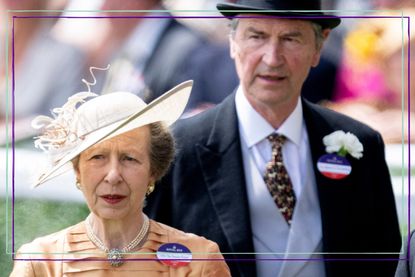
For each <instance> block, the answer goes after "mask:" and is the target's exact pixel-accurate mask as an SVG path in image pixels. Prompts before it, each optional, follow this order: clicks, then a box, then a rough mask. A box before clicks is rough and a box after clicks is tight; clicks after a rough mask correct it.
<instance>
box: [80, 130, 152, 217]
mask: <svg viewBox="0 0 415 277" xmlns="http://www.w3.org/2000/svg"><path fill="white" fill-rule="evenodd" d="M149 149H150V129H149V127H148V126H143V127H140V128H138V129H135V130H132V131H130V132H127V133H124V134H122V135H119V136H116V137H114V138H111V139H109V140H106V141H103V142H101V143H98V144H96V145H94V146H92V147H91V148H89V149H87V150H86V151H84V152H82V153H81V155H80V157H79V163H78V169H77V170H76V171H77V172H76V175H77V178H78V182H79V183H80V185H81V190H82V192H83V194H84V196H85V199H86V202H87V204H88V207H89V209H90V210H91V211H92V212H93V213H94V214H96V215H97V216H99V217H100V218H102V219H106V220H129V219H130V220H135V219H136V218H137V217H138V215H139V214H140V213H141V210H142V208H143V201H144V197H145V193H146V191H147V186H148V185H149V184H150V183H151V182H153V181H154V177H153V176H152V174H151V171H150V156H149Z"/></svg>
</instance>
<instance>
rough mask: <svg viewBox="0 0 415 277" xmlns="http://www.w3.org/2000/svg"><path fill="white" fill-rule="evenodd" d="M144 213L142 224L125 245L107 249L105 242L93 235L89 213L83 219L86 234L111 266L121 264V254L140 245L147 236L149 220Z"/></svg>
mask: <svg viewBox="0 0 415 277" xmlns="http://www.w3.org/2000/svg"><path fill="white" fill-rule="evenodd" d="M143 215H144V221H143V225H142V226H141V229H140V231H139V232H138V234H137V236H136V237H135V238H134V239H133V240H132V241H131V242H130V243H129V244H127V246H125V247H123V248H122V249H117V248H112V249H109V248H108V247H106V246H105V244H104V243H103V242H102V240H100V239H99V238H98V237H97V235H95V233H94V231H92V226H91V222H90V215H89V216H88V217H87V219H86V220H85V227H86V234H87V235H88V238H89V239H90V240H91V241H92V242H93V243H94V244H95V245H96V246H97V247H98V248H99V249H101V250H102V251H104V252H106V253H107V257H108V260H109V262H110V264H111V266H115V267H118V266H121V265H122V264H123V263H124V262H123V261H122V259H123V254H124V253H127V252H130V251H131V250H133V249H134V248H136V247H137V246H138V245H140V246H141V245H142V244H143V243H144V238H145V237H146V236H147V233H148V230H149V227H150V220H149V219H148V217H147V216H146V215H145V214H143Z"/></svg>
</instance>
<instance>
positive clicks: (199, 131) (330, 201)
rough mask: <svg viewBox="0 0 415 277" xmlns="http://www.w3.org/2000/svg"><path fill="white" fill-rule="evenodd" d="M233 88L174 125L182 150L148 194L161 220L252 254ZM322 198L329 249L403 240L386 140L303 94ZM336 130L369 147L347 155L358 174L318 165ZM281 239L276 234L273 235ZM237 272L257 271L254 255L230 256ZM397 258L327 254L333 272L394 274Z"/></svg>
mask: <svg viewBox="0 0 415 277" xmlns="http://www.w3.org/2000/svg"><path fill="white" fill-rule="evenodd" d="M234 98H235V94H232V95H230V96H229V97H228V98H226V99H225V100H224V101H223V102H222V103H221V104H219V105H217V106H216V107H215V108H213V109H211V110H208V111H207V112H205V113H202V114H199V115H197V116H195V117H192V118H189V119H186V120H182V121H180V122H178V123H177V124H176V126H175V128H174V134H175V137H176V139H177V145H178V154H177V157H176V160H175V162H174V166H173V167H172V169H171V170H170V172H169V173H168V175H167V176H166V177H165V178H164V179H163V180H162V182H161V183H160V184H159V185H158V186H156V191H155V192H154V194H153V195H151V196H150V198H149V199H148V205H147V207H146V209H145V211H146V212H147V214H148V215H149V216H150V217H152V218H156V219H157V220H158V221H161V222H163V223H166V224H168V225H171V226H173V227H176V228H179V229H181V230H183V231H186V232H193V233H196V234H198V235H202V236H205V237H206V238H208V239H211V240H213V241H215V242H217V243H218V244H219V247H220V249H221V251H222V253H253V252H254V248H253V242H252V233H251V228H250V217H249V211H248V201H247V195H246V188H245V177H244V170H243V163H242V154H241V143H240V138H239V131H238V122H237V117H236V110H235V99H234ZM303 114H304V119H305V123H306V128H307V131H308V135H309V141H310V148H311V152H312V160H313V164H314V172H315V175H316V183H317V190H318V197H319V201H320V207H321V217H322V230H323V251H324V252H329V253H334V252H336V253H339V252H352V253H356V252H357V253H368V252H396V253H398V252H399V251H400V246H401V239H400V234H399V227H398V221H397V216H396V210H395V202H394V197H393V192H392V187H391V181H390V176H389V172H388V169H387V167H386V163H385V159H384V144H383V141H382V139H381V137H380V135H379V134H378V133H377V132H375V131H373V130H372V129H370V128H369V127H367V126H365V125H363V124H361V123H359V122H357V121H355V120H352V119H350V118H348V117H346V116H343V115H340V114H338V113H335V112H332V111H329V110H327V109H324V108H321V107H319V106H316V105H314V104H311V103H309V102H307V101H304V100H303ZM336 130H343V131H345V132H347V131H349V132H351V133H353V134H355V135H356V136H357V137H358V138H359V140H360V141H361V142H362V144H363V146H364V153H363V157H362V158H361V159H360V160H357V159H353V158H351V157H349V161H350V162H351V165H352V173H351V174H350V175H349V176H348V177H347V178H345V179H343V180H331V179H328V178H326V177H324V176H322V175H321V174H320V173H319V171H318V169H317V168H316V163H317V160H318V158H319V157H321V156H322V155H323V154H326V152H325V147H324V145H323V142H322V139H323V137H324V136H326V135H328V134H330V133H332V132H333V131H336ZM275 239H278V238H275ZM224 257H225V258H226V259H229V260H228V265H229V266H230V268H231V272H232V275H233V276H255V275H256V268H255V262H252V261H251V262H249V261H245V262H241V261H239V262H237V261H235V260H232V259H245V260H249V259H252V258H254V257H253V256H251V255H242V254H239V255H237V254H234V255H226V254H225V255H224ZM324 258H326V259H382V258H383V259H388V258H395V259H396V258H398V255H394V254H389V255H379V254H374V255H365V254H361V255H357V254H353V255H351V254H348V255H339V254H336V255H335V254H331V255H325V256H324ZM396 263H397V262H396V261H382V262H379V261H377V262H374V261H364V262H362V261H341V262H340V261H333V260H331V261H326V262H325V269H326V272H327V276H393V274H394V271H395V269H396Z"/></svg>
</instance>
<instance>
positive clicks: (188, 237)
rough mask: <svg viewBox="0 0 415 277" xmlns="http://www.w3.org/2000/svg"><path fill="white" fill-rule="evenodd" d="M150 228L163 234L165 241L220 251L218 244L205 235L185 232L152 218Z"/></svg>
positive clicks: (208, 250)
mask: <svg viewBox="0 0 415 277" xmlns="http://www.w3.org/2000/svg"><path fill="white" fill-rule="evenodd" d="M150 230H151V231H153V232H155V233H158V234H159V235H161V236H163V237H164V238H165V242H164V243H179V244H183V245H186V246H188V247H189V248H193V249H194V250H200V251H205V252H219V247H218V245H217V244H216V243H215V242H213V241H211V240H208V239H206V238H205V237H202V236H198V235H196V234H192V233H185V232H183V231H181V230H178V229H176V228H173V227H170V226H168V225H165V224H163V223H160V222H157V221H154V220H151V229H150Z"/></svg>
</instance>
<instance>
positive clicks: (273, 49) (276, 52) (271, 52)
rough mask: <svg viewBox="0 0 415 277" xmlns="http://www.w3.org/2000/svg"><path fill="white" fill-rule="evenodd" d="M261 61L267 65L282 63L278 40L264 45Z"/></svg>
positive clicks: (277, 65)
mask: <svg viewBox="0 0 415 277" xmlns="http://www.w3.org/2000/svg"><path fill="white" fill-rule="evenodd" d="M262 60H263V62H264V63H265V64H266V65H267V66H269V67H279V66H281V65H282V64H284V62H285V59H284V53H283V49H282V47H281V45H279V43H278V42H270V43H268V44H267V45H266V46H265V47H264V54H263V56H262Z"/></svg>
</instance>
